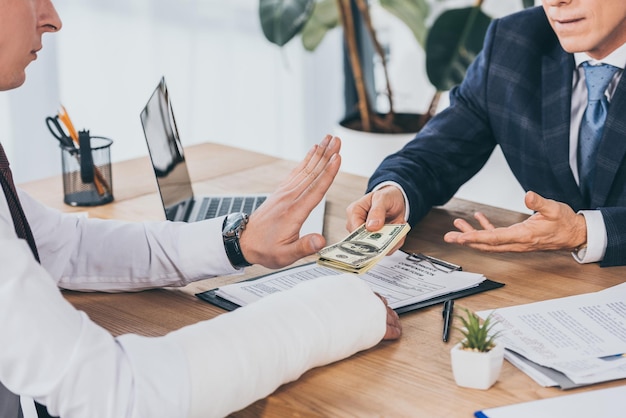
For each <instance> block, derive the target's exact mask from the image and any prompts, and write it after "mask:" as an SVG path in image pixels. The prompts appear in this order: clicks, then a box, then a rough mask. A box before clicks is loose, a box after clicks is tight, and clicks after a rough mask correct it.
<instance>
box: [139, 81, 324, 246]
mask: <svg viewBox="0 0 626 418" xmlns="http://www.w3.org/2000/svg"><path fill="white" fill-rule="evenodd" d="M141 124H142V126H143V132H144V136H145V138H146V143H147V145H148V151H149V154H150V160H151V161H152V167H153V169H154V174H155V176H156V182H157V187H158V190H159V194H160V196H161V202H162V204H163V209H164V211H165V217H166V219H168V220H170V221H180V222H196V221H201V220H204V219H210V218H215V217H219V216H223V215H227V214H229V213H233V212H245V213H248V214H250V213H252V212H253V211H254V210H256V209H257V208H258V207H259V206H260V205H261V204H262V203H263V202H264V201H265V199H266V198H267V197H268V194H269V193H262V194H232V195H230V194H229V195H216V196H194V193H193V189H192V186H191V178H190V176H189V171H188V169H187V163H186V162H185V154H184V150H183V146H182V143H181V141H180V136H179V135H178V129H177V127H176V120H175V118H174V111H173V109H172V103H171V99H170V96H169V93H168V89H167V85H166V83H165V78H164V77H162V78H161V80H160V81H159V84H158V85H157V86H156V88H155V89H154V92H153V93H152V95H151V96H150V99H149V100H148V102H147V103H146V105H145V107H144V108H143V110H142V112H141ZM324 212H325V199H324V200H322V202H320V204H319V205H317V207H316V208H315V209H314V210H313V211H312V212H311V215H309V217H308V219H307V220H306V221H305V223H304V225H303V226H302V229H301V231H300V233H301V234H302V235H305V234H308V233H311V232H317V233H320V234H321V233H322V230H323V225H324Z"/></svg>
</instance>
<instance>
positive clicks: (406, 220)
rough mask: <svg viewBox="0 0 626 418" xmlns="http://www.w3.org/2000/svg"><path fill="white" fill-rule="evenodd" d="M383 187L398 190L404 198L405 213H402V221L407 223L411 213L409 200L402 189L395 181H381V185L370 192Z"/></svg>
mask: <svg viewBox="0 0 626 418" xmlns="http://www.w3.org/2000/svg"><path fill="white" fill-rule="evenodd" d="M385 186H395V187H397V188H398V189H400V191H401V192H402V196H404V207H405V208H406V211H405V212H404V221H405V222H408V220H409V213H411V207H410V206H409V198H408V197H406V193H405V192H404V189H403V188H402V186H400V185H399V184H398V183H396V182H395V181H383V182H382V183H380V184H377V185H376V187H374V188H373V189H372V191H373V192H375V191H376V190H379V189H382V188H383V187H385Z"/></svg>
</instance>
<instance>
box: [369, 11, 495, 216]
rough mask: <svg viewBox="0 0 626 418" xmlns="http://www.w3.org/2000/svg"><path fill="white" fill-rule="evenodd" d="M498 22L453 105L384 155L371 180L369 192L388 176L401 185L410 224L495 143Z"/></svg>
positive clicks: (446, 195)
mask: <svg viewBox="0 0 626 418" xmlns="http://www.w3.org/2000/svg"><path fill="white" fill-rule="evenodd" d="M495 27H496V25H495V22H494V23H492V25H491V26H490V28H489V30H488V33H487V37H486V40H485V45H484V47H483V51H482V52H481V53H480V54H479V56H478V57H477V59H476V60H475V61H474V62H473V64H472V65H471V66H470V67H469V69H468V72H467V75H466V77H465V80H464V81H463V82H462V84H461V85H460V86H457V87H455V88H454V89H452V91H451V92H450V106H449V107H448V108H446V109H445V110H443V111H442V112H441V113H439V114H437V115H435V116H434V117H433V119H431V120H430V122H429V123H428V124H427V125H426V126H425V127H424V128H422V129H421V131H420V132H419V133H418V134H417V136H416V137H415V138H414V139H413V140H412V141H411V142H409V143H408V144H407V145H406V146H405V147H404V148H403V149H402V150H400V151H399V152H397V153H395V154H392V155H390V156H388V157H387V158H386V159H385V160H383V162H382V163H381V165H380V166H379V167H378V168H377V169H376V171H375V172H374V174H373V175H372V177H371V178H370V180H369V183H368V192H369V191H371V190H372V189H373V188H374V187H375V186H376V185H377V184H379V183H382V182H384V181H393V182H396V183H398V184H399V185H401V186H402V188H403V189H404V191H405V192H406V194H407V197H408V199H409V204H410V207H411V213H410V216H409V223H410V224H411V225H412V226H413V225H415V224H416V223H417V222H418V221H419V220H420V219H421V218H423V217H424V216H425V215H426V214H427V213H428V211H429V210H430V209H431V208H432V207H433V206H436V205H443V204H445V203H446V202H447V201H448V200H450V199H451V198H452V196H454V194H455V193H456V191H457V190H458V189H459V187H460V186H461V185H463V184H464V183H465V182H467V181H468V180H469V179H470V178H471V177H473V176H474V174H476V173H477V172H478V171H479V170H480V169H481V168H482V167H483V165H484V164H485V163H486V162H487V160H488V158H489V156H490V155H491V152H492V151H493V149H494V147H495V145H496V141H495V139H494V138H493V134H492V132H491V129H490V126H489V121H488V119H487V118H486V116H485V115H487V113H488V111H487V104H486V99H485V98H486V94H487V93H486V89H487V87H486V86H487V77H488V72H487V71H486V69H487V67H488V66H489V59H490V55H489V52H490V49H491V45H492V43H493V39H494V33H495Z"/></svg>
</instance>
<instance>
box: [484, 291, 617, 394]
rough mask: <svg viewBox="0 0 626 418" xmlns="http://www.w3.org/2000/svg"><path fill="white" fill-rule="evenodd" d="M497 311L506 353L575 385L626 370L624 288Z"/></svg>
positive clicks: (495, 313) (498, 325) (496, 318)
mask: <svg viewBox="0 0 626 418" xmlns="http://www.w3.org/2000/svg"><path fill="white" fill-rule="evenodd" d="M490 312H491V311H483V312H479V313H478V314H479V315H480V316H481V317H483V318H484V317H486V316H487V315H488V314H489V313H490ZM493 312H494V316H493V317H494V320H496V321H497V322H498V324H497V325H496V326H495V327H494V330H499V331H501V334H500V336H499V340H500V341H501V342H503V343H504V345H505V346H506V347H507V349H509V350H512V351H514V352H516V353H519V354H521V355H523V356H524V357H526V358H527V359H528V360H530V361H533V362H535V363H538V364H540V365H542V366H546V367H550V368H553V369H556V370H558V371H560V372H562V373H564V374H565V375H566V376H567V377H568V378H569V379H571V380H572V381H573V382H575V383H580V384H582V383H595V382H597V381H603V380H611V379H610V378H609V377H612V378H616V377H615V376H622V375H623V374H624V372H625V371H626V357H625V356H622V354H623V353H626V284H622V285H618V286H614V287H612V288H610V289H606V290H603V291H600V292H595V293H588V294H584V295H578V296H571V297H567V298H561V299H552V300H547V301H543V302H537V303H531V304H526V305H518V306H512V307H508V308H500V309H497V310H495V311H493ZM598 379H603V380H598Z"/></svg>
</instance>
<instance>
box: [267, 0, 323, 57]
mask: <svg viewBox="0 0 626 418" xmlns="http://www.w3.org/2000/svg"><path fill="white" fill-rule="evenodd" d="M314 6H315V0H259V17H260V18H261V28H262V29H263V34H264V35H265V37H266V38H267V40H268V41H270V42H272V43H274V44H276V45H278V46H283V45H285V44H286V43H287V42H289V41H290V40H291V39H293V37H294V36H296V35H297V34H298V33H300V31H301V30H302V28H303V27H304V25H305V24H306V23H307V22H308V20H309V18H310V17H311V14H312V13H313V9H314Z"/></svg>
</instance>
